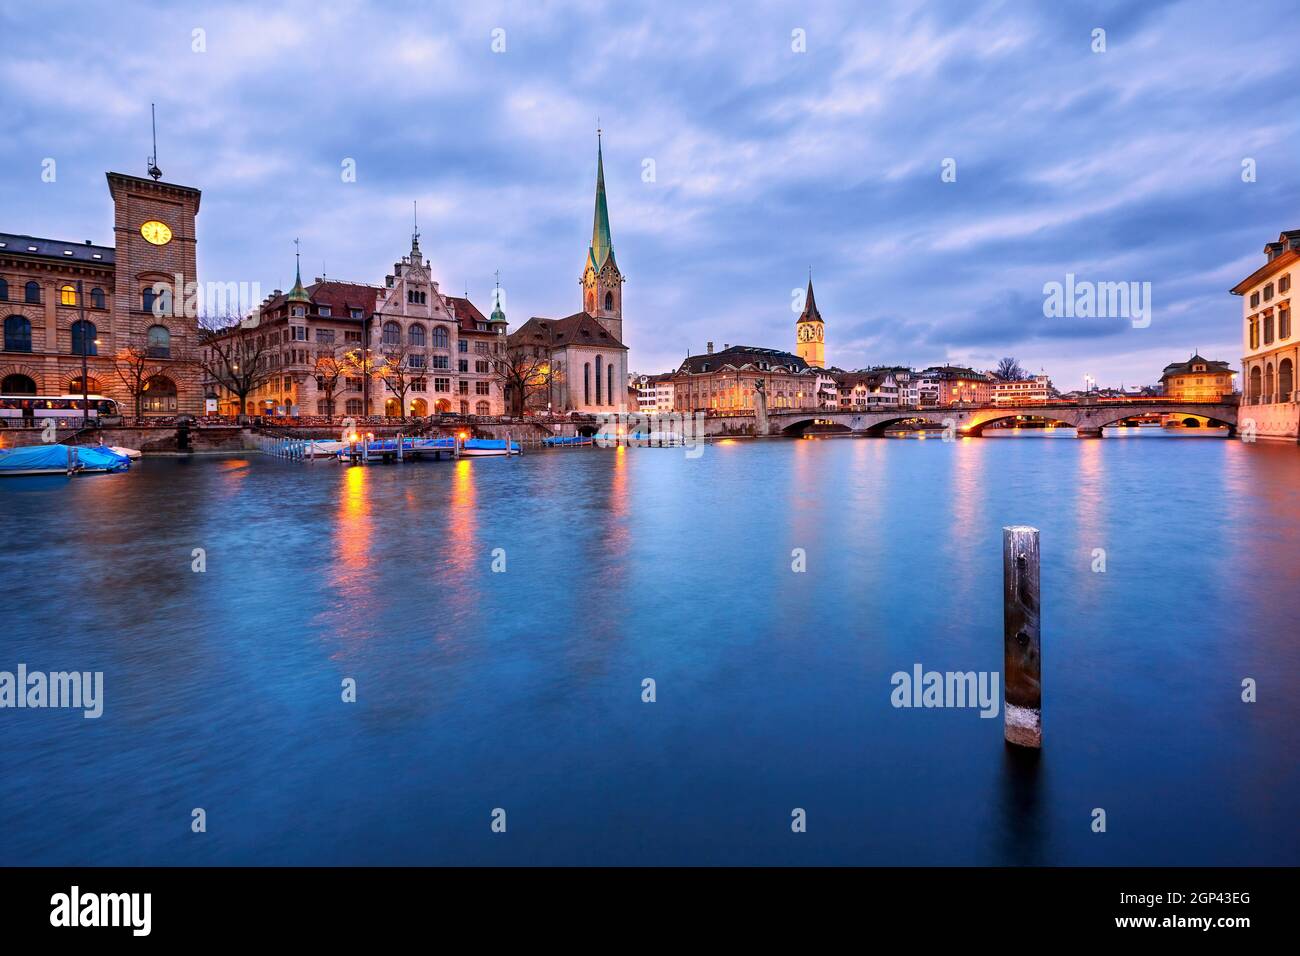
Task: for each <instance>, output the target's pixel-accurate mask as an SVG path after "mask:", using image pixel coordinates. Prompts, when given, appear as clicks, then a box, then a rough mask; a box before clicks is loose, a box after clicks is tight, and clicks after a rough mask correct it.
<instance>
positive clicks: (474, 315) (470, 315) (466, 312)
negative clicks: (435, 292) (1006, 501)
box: [447, 295, 492, 335]
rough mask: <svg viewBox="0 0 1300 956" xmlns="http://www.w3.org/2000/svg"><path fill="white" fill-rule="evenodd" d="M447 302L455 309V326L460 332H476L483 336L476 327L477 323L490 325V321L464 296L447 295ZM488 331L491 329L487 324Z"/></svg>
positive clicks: (481, 331)
mask: <svg viewBox="0 0 1300 956" xmlns="http://www.w3.org/2000/svg"><path fill="white" fill-rule="evenodd" d="M447 301H448V302H450V303H451V304H452V306H453V307H454V308H455V309H456V324H457V325H458V326H459V327H460V330H461V331H462V332H478V333H479V334H480V335H482V334H483V330H482V329H480V328H479V327H478V323H479V322H487V323H490V322H491V320H490V319H489V318H488V317H487V316H485V315H484V314H483V313H482V312H481V311H480V310H479V308H478V306H476V305H475V304H474V303H473V302H471V301H470V300H469V299H467V298H465V297H464V296H459V295H449V296H447ZM488 330H489V331H491V330H492V327H491V325H490V324H489V325H488Z"/></svg>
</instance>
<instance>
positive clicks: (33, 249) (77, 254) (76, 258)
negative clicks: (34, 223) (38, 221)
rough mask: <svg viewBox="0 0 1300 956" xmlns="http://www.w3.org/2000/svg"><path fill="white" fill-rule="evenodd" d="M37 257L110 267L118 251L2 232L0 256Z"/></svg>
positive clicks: (81, 243) (0, 235)
mask: <svg viewBox="0 0 1300 956" xmlns="http://www.w3.org/2000/svg"><path fill="white" fill-rule="evenodd" d="M6 253H7V254H9V255H15V256H28V257H31V256H35V257H37V258H40V259H58V260H60V261H63V260H71V261H72V262H90V263H94V264H96V265H109V266H111V265H112V264H113V262H114V257H115V255H116V251H115V250H114V248H113V247H112V246H92V245H91V244H90V243H89V242H88V241H87V242H64V241H63V240H62V239H40V238H37V237H36V236H22V235H17V234H15V233H9V232H0V255H4V254H6Z"/></svg>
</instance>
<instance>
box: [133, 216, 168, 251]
mask: <svg viewBox="0 0 1300 956" xmlns="http://www.w3.org/2000/svg"><path fill="white" fill-rule="evenodd" d="M140 235H142V236H144V239H145V242H149V243H152V244H153V245H155V246H165V245H167V243H169V242H171V241H172V231H171V227H169V226H168V225H167V223H165V222H159V221H158V220H157V219H150V220H149V221H148V222H146V223H145V224H144V225H143V226H141V227H140Z"/></svg>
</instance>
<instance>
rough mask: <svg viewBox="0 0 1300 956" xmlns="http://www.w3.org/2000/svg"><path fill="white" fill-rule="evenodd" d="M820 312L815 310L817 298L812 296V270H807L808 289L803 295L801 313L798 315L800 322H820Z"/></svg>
mask: <svg viewBox="0 0 1300 956" xmlns="http://www.w3.org/2000/svg"><path fill="white" fill-rule="evenodd" d="M821 320H822V314H821V313H820V312H818V311H817V300H816V299H814V298H813V287H812V270H811V269H809V270H808V291H807V292H806V293H804V297H803V314H802V315H801V316H799V321H800V322H820V321H821Z"/></svg>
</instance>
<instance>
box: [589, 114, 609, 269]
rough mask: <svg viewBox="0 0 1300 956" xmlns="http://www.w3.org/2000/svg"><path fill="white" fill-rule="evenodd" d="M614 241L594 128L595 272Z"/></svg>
mask: <svg viewBox="0 0 1300 956" xmlns="http://www.w3.org/2000/svg"><path fill="white" fill-rule="evenodd" d="M613 248H614V243H613V241H612V240H611V239H610V236H609V206H608V205H607V204H606V202H605V159H604V156H603V155H602V152H601V142H600V129H599V128H597V130H596V214H595V217H594V221H593V222H592V226H591V267H592V268H593V269H595V270H596V271H597V272H599V271H600V268H601V266H603V265H604V264H605V260H606V259H608V258H609V254H610V252H612V251H613Z"/></svg>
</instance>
